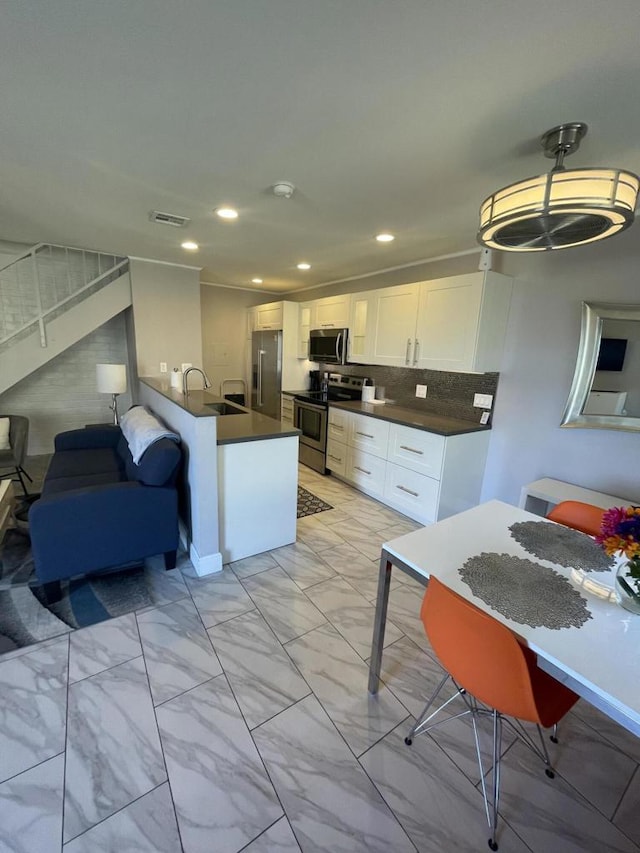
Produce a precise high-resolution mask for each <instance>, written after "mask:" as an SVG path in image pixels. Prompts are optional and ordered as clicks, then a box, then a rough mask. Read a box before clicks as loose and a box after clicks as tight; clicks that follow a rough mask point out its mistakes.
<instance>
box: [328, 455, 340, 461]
mask: <svg viewBox="0 0 640 853" xmlns="http://www.w3.org/2000/svg"><path fill="white" fill-rule="evenodd" d="M327 456H328V457H329V459H335V461H336V462H342V459H341V458H340V456H334V455H333V453H327Z"/></svg>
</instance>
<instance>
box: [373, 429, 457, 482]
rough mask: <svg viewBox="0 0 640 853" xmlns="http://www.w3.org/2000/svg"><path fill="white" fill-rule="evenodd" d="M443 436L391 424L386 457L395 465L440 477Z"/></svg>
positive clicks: (442, 457)
mask: <svg viewBox="0 0 640 853" xmlns="http://www.w3.org/2000/svg"><path fill="white" fill-rule="evenodd" d="M445 441H446V439H445V437H444V436H442V435H435V434H434V433H432V432H424V431H423V430H420V429H411V427H405V426H399V425H397V424H392V425H391V428H390V430H389V453H388V455H387V459H388V460H389V462H393V463H394V464H395V465H401V466H402V467H403V468H409V469H410V470H411V471H416V472H418V473H419V474H426V475H427V476H428V477H435V478H436V480H439V479H440V476H441V473H442V461H443V459H444V445H445Z"/></svg>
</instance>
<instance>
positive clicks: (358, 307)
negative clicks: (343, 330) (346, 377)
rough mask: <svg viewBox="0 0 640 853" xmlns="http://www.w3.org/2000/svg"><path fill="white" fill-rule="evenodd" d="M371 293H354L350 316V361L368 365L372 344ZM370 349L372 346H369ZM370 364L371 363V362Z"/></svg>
mask: <svg viewBox="0 0 640 853" xmlns="http://www.w3.org/2000/svg"><path fill="white" fill-rule="evenodd" d="M373 292H374V291H371V293H367V292H365V293H354V294H353V295H352V296H351V311H350V315H349V361H355V362H358V363H360V364H367V355H368V349H367V345H370V343H371V330H370V329H369V328H368V325H367V323H368V319H369V316H370V313H369V300H370V299H371V296H372V294H373ZM369 349H370V346H369ZM369 364H370V362H369Z"/></svg>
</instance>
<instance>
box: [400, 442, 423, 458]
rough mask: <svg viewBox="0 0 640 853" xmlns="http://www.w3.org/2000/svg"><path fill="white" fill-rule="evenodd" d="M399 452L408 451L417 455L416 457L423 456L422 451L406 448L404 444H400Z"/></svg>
mask: <svg viewBox="0 0 640 853" xmlns="http://www.w3.org/2000/svg"><path fill="white" fill-rule="evenodd" d="M400 450H408V451H409V453H417V454H418V456H424V452H423V451H422V450H416V449H415V448H414V447H407V445H406V444H401V445H400Z"/></svg>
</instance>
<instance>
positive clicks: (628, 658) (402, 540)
mask: <svg viewBox="0 0 640 853" xmlns="http://www.w3.org/2000/svg"><path fill="white" fill-rule="evenodd" d="M525 521H534V522H537V523H539V524H553V522H551V521H547V520H545V519H542V518H541V517H540V516H537V515H533V514H532V513H529V512H526V511H525V510H523V509H519V508H517V507H514V506H511V505H510V504H507V503H503V502H502V501H497V500H493V501H489V502H487V503H484V504H481V505H480V506H477V507H474V508H473V509H470V510H467V511H466V512H462V513H459V514H458V515H454V516H451V517H450V518H447V519H444V520H443V521H439V522H437V523H436V524H432V525H430V526H429V527H424V528H421V529H420V530H415V531H413V532H412V533H408V534H407V535H405V536H400V537H399V538H397V539H393V540H391V541H389V542H385V543H384V545H383V546H382V554H381V559H380V574H379V579H378V596H377V601H376V615H375V623H374V634H373V643H372V653H371V660H370V666H369V692H370V693H375V692H376V691H377V690H378V685H379V678H380V667H381V662H382V647H383V643H384V628H385V622H386V615H387V603H388V600H389V587H390V581H391V573H392V571H393V570H394V569H395V570H400V571H403V572H406V573H408V574H409V575H411V576H412V577H414V578H416V579H417V580H419V581H420V582H422V583H424V584H425V586H426V584H427V582H428V579H429V578H430V577H431V575H433V576H434V577H437V578H438V580H440V581H441V582H442V583H443V584H445V585H446V586H448V587H449V588H450V589H452V590H454V592H457V593H458V594H459V595H461V596H462V597H463V598H465V599H467V600H468V601H470V602H472V603H473V604H474V605H476V607H478V608H480V609H481V610H483V611H484V612H486V613H489V614H490V615H491V616H493V617H494V618H495V619H497V620H498V621H499V622H502V623H503V624H504V625H507V627H509V628H510V629H511V630H512V631H513V632H514V633H515V634H517V635H518V636H519V637H520V638H521V639H522V640H523V641H524V642H525V643H526V644H527V645H528V646H529V647H530V648H531V649H532V650H533V651H534V652H536V654H537V656H538V665H539V666H540V667H541V668H542V669H544V670H546V671H547V672H549V673H550V674H551V675H553V676H554V677H555V678H557V679H558V680H559V681H562V682H563V683H564V684H566V685H567V686H568V687H570V688H571V689H572V690H573V691H575V692H576V693H577V694H578V695H580V696H581V697H583V698H584V699H586V700H587V701H588V702H590V703H591V704H592V705H594V706H595V707H597V708H599V709H600V710H601V711H602V712H604V713H605V714H607V715H608V716H609V717H611V718H612V719H613V720H615V721H616V722H618V723H619V724H620V725H622V726H624V727H625V728H626V729H628V730H629V731H631V732H633V733H634V734H635V735H639V736H640V615H635V614H633V613H629V612H628V611H627V610H625V609H623V608H622V607H621V606H620V605H619V604H617V603H616V601H615V599H614V598H613V596H610V597H609V599H608V600H607V598H606V597H602V596H601V595H598V594H591V593H589V592H588V591H587V590H586V589H585V586H584V584H580V583H579V582H577V581H576V578H575V575H576V573H575V571H572V567H570V566H569V567H568V566H563V565H559V564H557V563H554V562H551V561H549V560H545V559H541V558H540V557H538V556H535V555H534V554H532V553H531V549H529V550H525V549H524V547H523V546H522V545H521V544H519V542H518V541H517V540H516V538H514V535H513V534H512V533H511V532H510V530H509V528H510V527H511V526H512V525H514V524H515V523H517V522H525ZM486 554H489V555H510V556H511V557H516V558H519V559H520V560H523V561H528V562H527V563H524V562H523V563H521V564H520V563H518V564H517V565H522V567H523V571H524V570H526V568H527V566H528V568H529V570H530V569H531V568H532V567H531V562H533V563H537V564H539V565H541V566H546V567H548V568H550V569H552V570H554V571H555V572H558V573H559V574H560V575H562V576H563V577H564V578H567V579H568V580H569V582H570V583H571V584H572V586H573V587H574V588H575V589H576V590H578V591H579V593H580V595H581V596H582V597H583V599H584V600H585V602H586V604H585V607H586V611H587V612H588V614H589V615H590V618H587V619H586V621H584V622H583V624H581V625H579V626H573V625H572V626H570V627H562V628H555V627H554V628H550V627H540V626H539V625H538V626H531V625H530V624H525V623H524V622H523V621H520V619H513V618H508V617H507V616H505V615H504V614H503V613H501V612H499V610H498V609H495V608H494V606H492V605H490V604H487V603H486V602H485V601H484V600H483V599H482V598H480V597H479V596H478V595H476V594H474V593H473V592H472V590H471V588H470V586H469V585H468V584H467V583H466V582H465V580H464V579H463V577H462V576H461V572H460V570H461V568H463V566H464V565H465V563H467V561H469V560H470V558H476V559H478V558H480V557H481V555H486ZM501 559H504V558H501ZM564 562H566V560H564ZM611 571H612V573H613V571H614V570H613V569H612V570H611ZM463 573H464V569H463ZM501 592H502V591H501ZM509 594H510V584H508V583H505V586H504V600H505V601H506V602H507V604H508V598H509ZM570 594H572V593H570ZM485 597H486V596H485ZM500 606H501V609H502V610H505V609H506V610H509V607H508V606H507V607H506V608H505V607H504V606H502V605H500ZM581 606H582V605H581ZM416 615H418V614H416ZM533 621H535V620H533Z"/></svg>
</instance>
